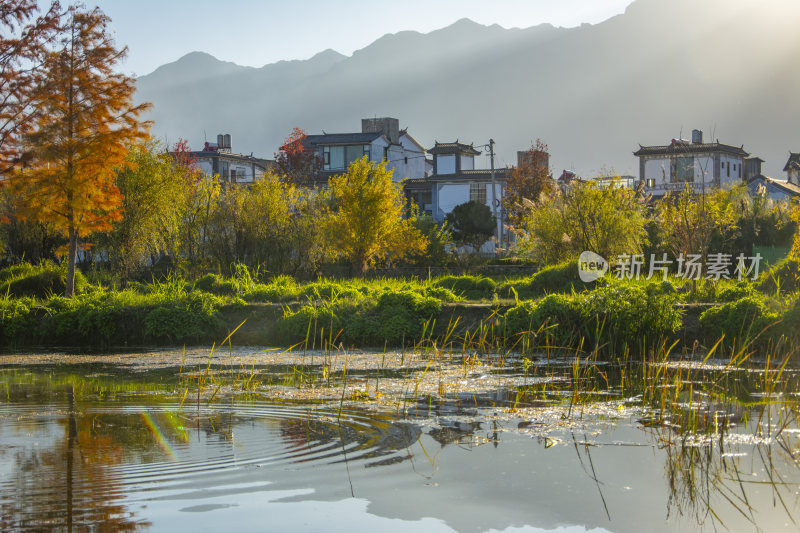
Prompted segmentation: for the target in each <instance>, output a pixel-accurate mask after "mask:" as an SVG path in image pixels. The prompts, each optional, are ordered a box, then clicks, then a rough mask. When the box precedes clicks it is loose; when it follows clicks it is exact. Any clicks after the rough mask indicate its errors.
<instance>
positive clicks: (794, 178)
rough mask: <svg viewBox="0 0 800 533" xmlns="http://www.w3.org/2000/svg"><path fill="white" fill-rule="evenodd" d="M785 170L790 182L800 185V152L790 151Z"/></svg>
mask: <svg viewBox="0 0 800 533" xmlns="http://www.w3.org/2000/svg"><path fill="white" fill-rule="evenodd" d="M783 171H784V172H786V179H787V181H788V182H789V183H790V184H792V185H798V186H800V154H795V153H794V152H790V153H789V160H788V161H787V162H786V166H785V167H783Z"/></svg>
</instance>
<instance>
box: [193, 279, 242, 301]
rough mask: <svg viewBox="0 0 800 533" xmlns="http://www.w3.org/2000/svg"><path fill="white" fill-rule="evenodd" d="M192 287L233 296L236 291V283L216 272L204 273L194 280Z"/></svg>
mask: <svg viewBox="0 0 800 533" xmlns="http://www.w3.org/2000/svg"><path fill="white" fill-rule="evenodd" d="M194 288H195V289H197V290H199V291H205V292H210V293H211V294H218V295H225V296H233V295H235V294H236V293H237V290H236V283H234V282H233V281H231V280H226V279H224V278H223V277H222V276H219V275H217V274H206V275H205V276H203V277H202V278H200V279H198V280H197V281H195V282H194Z"/></svg>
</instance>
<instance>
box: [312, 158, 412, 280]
mask: <svg viewBox="0 0 800 533" xmlns="http://www.w3.org/2000/svg"><path fill="white" fill-rule="evenodd" d="M328 188H329V192H330V206H329V208H328V210H327V212H326V213H325V215H324V216H323V219H322V224H323V227H324V234H325V238H326V241H327V246H328V249H329V250H330V251H331V255H333V256H339V257H344V258H346V259H347V260H348V261H350V264H351V265H352V268H353V273H354V274H356V275H363V274H365V273H366V272H367V270H368V269H369V267H370V266H372V265H374V264H375V263H376V262H378V261H381V260H387V259H395V260H398V259H401V258H404V257H406V256H408V255H409V254H412V253H420V252H422V251H423V250H424V249H425V246H426V244H427V243H426V240H425V238H424V237H423V236H422V233H420V231H419V230H418V229H417V228H415V227H414V225H413V224H412V221H411V220H410V219H408V218H407V217H405V216H404V214H405V201H404V197H403V192H402V189H401V188H400V185H398V184H397V183H394V182H393V181H392V171H391V170H389V169H387V168H386V164H385V163H374V162H372V161H369V160H368V159H367V158H366V156H365V157H363V158H362V159H361V160H359V161H354V162H353V163H352V164H351V165H350V167H349V168H348V170H347V172H346V173H344V174H341V175H338V176H334V177H332V178H331V179H330V180H329V181H328Z"/></svg>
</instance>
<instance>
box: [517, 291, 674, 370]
mask: <svg viewBox="0 0 800 533" xmlns="http://www.w3.org/2000/svg"><path fill="white" fill-rule="evenodd" d="M676 299H677V298H676V295H675V294H672V293H669V292H665V287H663V286H662V284H661V283H652V284H638V285H634V284H610V285H607V286H601V287H598V288H596V289H595V290H593V291H591V292H582V293H579V294H572V295H563V294H551V295H549V296H546V297H545V298H543V299H541V300H539V301H536V302H532V301H528V302H522V303H520V304H519V305H517V306H516V307H514V308H512V309H510V310H509V311H508V312H507V313H506V314H505V316H504V327H505V334H506V337H507V338H508V339H509V340H511V341H512V342H513V341H514V340H516V339H517V338H519V336H520V335H521V334H526V333H528V334H531V333H533V334H535V335H536V336H535V342H536V343H537V344H540V345H547V346H559V347H564V348H577V347H582V348H584V349H587V350H591V349H598V350H600V351H603V352H604V353H608V354H610V355H612V356H615V355H618V352H619V351H621V350H624V349H625V348H626V347H629V348H631V349H633V350H643V349H645V348H647V347H651V346H653V344H654V343H657V342H659V341H661V340H662V339H665V338H667V337H669V336H670V335H672V334H673V333H675V331H677V329H678V328H679V327H680V325H681V316H682V311H681V310H679V309H677V308H676V307H675V305H674V304H675V302H676Z"/></svg>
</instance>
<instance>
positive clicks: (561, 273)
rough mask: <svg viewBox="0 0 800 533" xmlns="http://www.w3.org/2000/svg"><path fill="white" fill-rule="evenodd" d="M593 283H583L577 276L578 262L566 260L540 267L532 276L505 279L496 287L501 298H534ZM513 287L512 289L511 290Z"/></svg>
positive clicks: (582, 288) (581, 289) (578, 290)
mask: <svg viewBox="0 0 800 533" xmlns="http://www.w3.org/2000/svg"><path fill="white" fill-rule="evenodd" d="M594 285H595V283H585V282H583V281H581V279H580V277H578V262H577V261H567V262H565V263H561V264H558V265H552V266H548V267H545V268H543V269H541V270H540V271H539V272H537V273H535V274H534V275H532V276H529V277H527V278H522V279H514V280H506V281H504V282H503V283H501V284H500V285H499V286H498V288H497V293H498V294H499V295H500V296H501V297H503V298H513V297H514V293H515V292H516V295H517V296H518V297H519V298H523V299H524V298H535V297H538V296H542V295H545V294H551V293H571V292H573V291H574V292H580V291H583V290H585V289H591V288H593V286H594ZM512 289H513V290H512Z"/></svg>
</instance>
